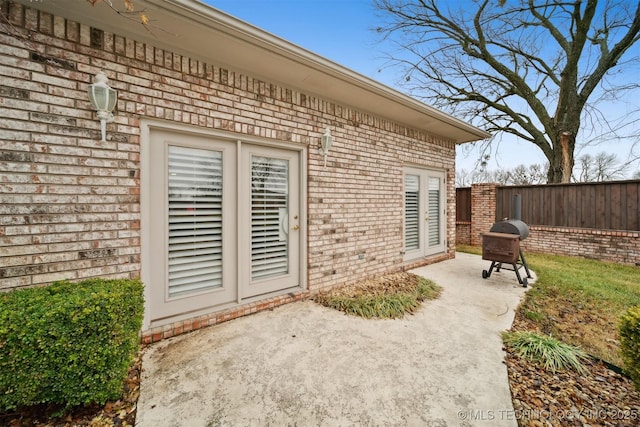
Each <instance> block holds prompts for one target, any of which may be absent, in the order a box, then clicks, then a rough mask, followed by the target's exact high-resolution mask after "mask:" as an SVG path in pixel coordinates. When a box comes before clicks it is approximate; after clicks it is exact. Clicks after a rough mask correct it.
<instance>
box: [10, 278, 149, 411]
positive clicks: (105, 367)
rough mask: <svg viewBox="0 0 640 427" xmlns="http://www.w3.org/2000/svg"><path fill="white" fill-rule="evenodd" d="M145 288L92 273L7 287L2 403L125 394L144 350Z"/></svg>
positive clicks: (72, 401)
mask: <svg viewBox="0 0 640 427" xmlns="http://www.w3.org/2000/svg"><path fill="white" fill-rule="evenodd" d="M142 289H143V288H142V283H140V281H137V280H105V279H90V280H85V281H82V282H79V283H71V282H68V281H63V282H57V283H54V284H52V285H50V286H48V287H43V288H31V289H23V290H17V291H13V292H9V293H4V294H0V410H3V411H6V410H11V409H15V408H19V407H23V406H32V405H36V404H56V405H62V406H64V407H66V408H69V407H71V406H76V405H83V404H89V403H98V404H104V403H105V402H106V401H107V400H113V399H117V398H118V397H120V395H121V394H122V391H123V385H124V379H125V378H126V376H127V371H128V369H129V367H130V366H131V364H132V363H133V361H134V359H135V355H136V352H137V350H138V345H139V340H140V338H139V332H140V328H141V325H142V314H143V309H144V302H143V291H142Z"/></svg>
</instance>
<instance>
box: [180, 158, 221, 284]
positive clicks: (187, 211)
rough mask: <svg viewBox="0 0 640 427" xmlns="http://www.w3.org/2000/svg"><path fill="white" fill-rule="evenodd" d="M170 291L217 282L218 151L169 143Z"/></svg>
mask: <svg viewBox="0 0 640 427" xmlns="http://www.w3.org/2000/svg"><path fill="white" fill-rule="evenodd" d="M168 205H169V206H168V207H169V224H168V229H169V247H168V276H169V280H168V281H169V296H170V297H176V296H183V295H185V294H191V293H196V292H201V291H203V290H208V289H213V288H218V287H221V286H222V153H221V152H218V151H209V150H201V149H194V148H186V147H177V146H169V151H168Z"/></svg>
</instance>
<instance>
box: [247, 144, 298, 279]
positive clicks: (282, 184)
mask: <svg viewBox="0 0 640 427" xmlns="http://www.w3.org/2000/svg"><path fill="white" fill-rule="evenodd" d="M288 211H289V162H288V161H287V160H280V159H274V158H269V157H261V156H252V158H251V278H252V279H264V278H267V277H274V276H279V275H282V274H287V273H288V272H289V236H288V227H289V226H288V220H289V218H288V216H287V213H288Z"/></svg>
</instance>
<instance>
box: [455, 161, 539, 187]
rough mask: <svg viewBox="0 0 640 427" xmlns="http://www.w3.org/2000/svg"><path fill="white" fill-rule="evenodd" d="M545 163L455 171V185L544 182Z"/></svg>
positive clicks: (530, 183)
mask: <svg viewBox="0 0 640 427" xmlns="http://www.w3.org/2000/svg"><path fill="white" fill-rule="evenodd" d="M546 169H547V165H540V164H533V165H529V166H525V165H518V166H516V167H515V168H513V169H502V168H500V169H496V170H487V169H478V170H474V171H467V170H466V169H460V170H458V171H456V187H469V186H470V185H471V184H476V183H479V182H495V183H497V184H500V185H535V184H546V182H547V174H546V172H545V171H546Z"/></svg>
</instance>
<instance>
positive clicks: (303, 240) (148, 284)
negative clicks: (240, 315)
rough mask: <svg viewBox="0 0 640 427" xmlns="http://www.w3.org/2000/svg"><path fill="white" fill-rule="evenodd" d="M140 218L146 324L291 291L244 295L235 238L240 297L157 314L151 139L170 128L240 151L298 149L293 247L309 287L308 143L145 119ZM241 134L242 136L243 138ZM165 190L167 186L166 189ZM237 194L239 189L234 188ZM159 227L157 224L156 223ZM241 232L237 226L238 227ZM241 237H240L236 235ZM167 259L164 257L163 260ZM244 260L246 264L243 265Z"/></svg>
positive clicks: (302, 285)
mask: <svg viewBox="0 0 640 427" xmlns="http://www.w3.org/2000/svg"><path fill="white" fill-rule="evenodd" d="M140 131H141V132H140V221H141V231H140V236H141V238H140V239H141V242H140V246H141V253H140V258H141V279H142V282H143V284H144V285H145V301H146V302H145V315H144V321H143V328H144V329H147V328H151V327H154V326H158V325H163V324H167V323H170V322H174V321H179V320H184V319H188V318H192V317H196V316H200V315H204V314H208V313H211V312H215V311H221V310H224V309H227V308H232V307H235V306H238V305H240V304H244V303H249V302H253V301H259V300H261V299H264V298H267V297H271V296H276V295H279V294H281V293H287V292H291V290H292V289H291V288H288V289H283V290H282V291H275V292H272V293H271V294H266V295H261V296H256V297H246V298H245V297H243V296H242V295H241V294H240V292H241V289H242V285H240V284H239V280H238V272H239V271H241V268H244V267H243V265H244V264H243V263H242V262H241V259H240V253H239V248H238V246H237V245H235V242H234V256H235V258H236V262H235V263H234V265H235V269H236V273H235V274H236V276H235V280H233V282H234V283H235V285H236V297H235V299H234V300H233V301H230V302H228V303H222V304H219V305H215V306H207V307H202V308H195V309H193V310H191V311H188V312H184V313H176V314H175V315H168V316H164V317H163V315H155V314H153V313H154V312H153V309H152V308H151V307H150V304H151V301H152V299H153V297H154V295H153V294H152V292H153V290H154V289H155V288H154V283H153V280H154V279H153V277H154V275H153V274H152V271H153V269H155V268H157V267H158V260H157V259H156V255H154V250H153V245H152V242H153V240H154V239H152V234H153V233H156V232H157V229H154V221H153V217H154V215H157V214H158V213H157V212H154V211H153V206H152V192H153V191H158V190H160V189H161V188H160V187H159V184H158V183H156V182H154V181H153V177H152V175H151V171H152V169H153V168H154V167H156V166H157V165H153V164H152V155H151V150H152V149H154V150H155V149H156V147H154V146H153V144H152V141H151V135H152V133H154V132H169V133H175V134H181V133H182V134H186V135H191V136H195V137H200V138H208V139H210V140H215V141H219V142H224V143H228V144H232V145H235V147H236V149H235V150H236V154H238V153H240V150H241V147H242V145H243V144H245V143H247V144H252V145H255V146H260V147H273V148H277V149H282V150H287V151H288V152H290V153H295V156H296V157H297V159H298V172H297V176H296V177H293V176H292V178H291V179H292V180H294V179H295V180H296V181H297V183H298V190H299V192H298V194H299V212H298V216H299V223H298V226H299V230H298V231H297V232H298V234H299V244H298V248H291V250H296V249H297V255H298V263H297V264H298V265H297V266H296V265H293V268H295V269H296V270H297V272H298V286H296V287H295V288H297V289H306V287H307V203H306V200H307V172H306V171H307V155H306V153H307V147H306V146H302V145H297V144H291V143H282V142H279V141H273V140H269V139H265V138H259V137H251V136H245V135H238V134H235V133H232V132H226V131H219V130H215V129H208V128H201V127H196V126H192V125H185V124H178V123H174V122H168V121H164V120H155V119H143V120H142V121H141V125H140ZM239 137H241V138H242V139H241V140H240V139H239ZM235 157H236V162H235V165H234V168H235V176H234V177H233V179H235V180H236V184H237V183H238V178H239V175H240V173H241V172H240V168H241V164H240V163H241V162H240V155H239V154H238V155H236V156H235ZM163 191H165V190H163ZM234 193H236V194H237V191H236V192H234ZM233 207H234V208H235V209H236V213H237V212H239V211H238V209H239V208H240V201H239V200H238V198H237V197H236V198H235V201H234V202H233ZM155 226H156V228H157V224H155ZM236 233H237V227H236ZM232 240H237V239H232ZM163 262H164V261H163ZM241 264H242V265H241ZM156 287H157V286H156Z"/></svg>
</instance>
